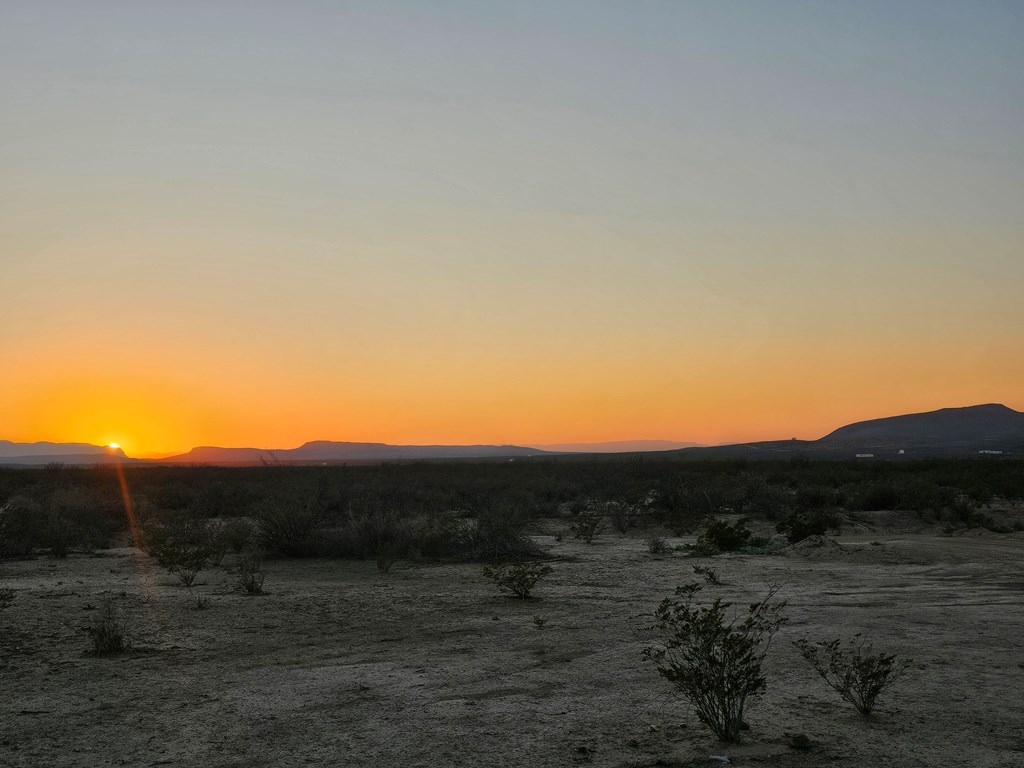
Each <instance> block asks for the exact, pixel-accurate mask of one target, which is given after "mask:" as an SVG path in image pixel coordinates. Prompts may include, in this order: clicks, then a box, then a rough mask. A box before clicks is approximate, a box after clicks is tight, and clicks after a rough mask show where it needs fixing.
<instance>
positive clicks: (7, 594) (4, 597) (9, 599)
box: [0, 587, 14, 611]
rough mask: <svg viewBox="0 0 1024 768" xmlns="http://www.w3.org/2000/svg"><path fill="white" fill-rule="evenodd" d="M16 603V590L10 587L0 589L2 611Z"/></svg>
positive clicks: (0, 609)
mask: <svg viewBox="0 0 1024 768" xmlns="http://www.w3.org/2000/svg"><path fill="white" fill-rule="evenodd" d="M13 602H14V590H13V589H11V588H10V587H3V588H2V589H0V611H3V610H5V609H6V608H7V607H9V606H10V604H11V603H13Z"/></svg>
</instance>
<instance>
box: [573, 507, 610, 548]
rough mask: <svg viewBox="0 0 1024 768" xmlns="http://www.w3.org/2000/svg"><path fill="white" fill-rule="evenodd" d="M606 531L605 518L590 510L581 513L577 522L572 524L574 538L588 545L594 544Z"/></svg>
mask: <svg viewBox="0 0 1024 768" xmlns="http://www.w3.org/2000/svg"><path fill="white" fill-rule="evenodd" d="M604 529H605V520H604V516H603V515H601V514H600V513H599V512H595V511H593V510H588V511H586V512H580V514H579V515H578V516H577V517H576V522H574V523H573V524H572V535H573V538H576V539H580V540H581V541H583V542H586V543H587V544H593V543H594V540H595V539H596V538H597V537H598V536H600V535H601V533H602V532H603V531H604Z"/></svg>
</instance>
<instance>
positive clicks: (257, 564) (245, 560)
mask: <svg viewBox="0 0 1024 768" xmlns="http://www.w3.org/2000/svg"><path fill="white" fill-rule="evenodd" d="M266 577H267V575H266V574H265V573H264V572H263V556H262V554H261V553H259V552H256V551H250V552H243V553H242V554H241V556H240V557H239V558H238V580H237V582H236V583H237V585H238V588H239V589H241V590H242V591H243V592H245V593H246V594H248V595H262V594H263V581H264V579H266Z"/></svg>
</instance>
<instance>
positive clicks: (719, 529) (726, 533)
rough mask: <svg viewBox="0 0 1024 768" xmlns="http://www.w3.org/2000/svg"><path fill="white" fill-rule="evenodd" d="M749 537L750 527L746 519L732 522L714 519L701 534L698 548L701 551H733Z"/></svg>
mask: <svg viewBox="0 0 1024 768" xmlns="http://www.w3.org/2000/svg"><path fill="white" fill-rule="evenodd" d="M749 538H750V529H749V528H748V527H747V521H746V519H740V520H735V521H733V522H731V523H730V522H728V521H726V520H713V521H711V522H710V523H708V527H707V528H705V529H704V533H702V534H701V535H700V540H699V541H698V542H697V548H698V551H699V552H709V553H710V552H712V551H716V550H717V551H719V552H733V551H735V550H737V549H739V548H740V547H742V546H743V545H744V544H746V543H747V540H748V539H749Z"/></svg>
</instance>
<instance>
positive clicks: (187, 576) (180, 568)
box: [151, 541, 212, 587]
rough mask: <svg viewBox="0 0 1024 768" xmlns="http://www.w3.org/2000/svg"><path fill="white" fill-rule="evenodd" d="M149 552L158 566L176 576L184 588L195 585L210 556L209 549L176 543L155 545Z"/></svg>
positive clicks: (169, 542) (210, 551)
mask: <svg viewBox="0 0 1024 768" xmlns="http://www.w3.org/2000/svg"><path fill="white" fill-rule="evenodd" d="M151 552H152V554H153V556H154V557H155V558H156V559H157V561H158V562H159V563H160V565H162V566H163V567H164V568H166V569H167V570H168V571H169V572H171V573H173V574H174V575H175V576H177V577H178V580H179V581H180V582H181V583H182V584H184V585H185V586H186V587H191V586H192V585H193V584H194V583H195V580H196V576H198V575H199V572H200V571H202V570H203V568H204V567H206V563H207V561H208V560H209V558H210V555H211V554H212V550H211V549H210V548H209V547H205V546H201V545H196V544H184V543H181V542H176V541H168V542H163V543H161V544H159V545H156V546H154V547H153V548H152V549H151Z"/></svg>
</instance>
